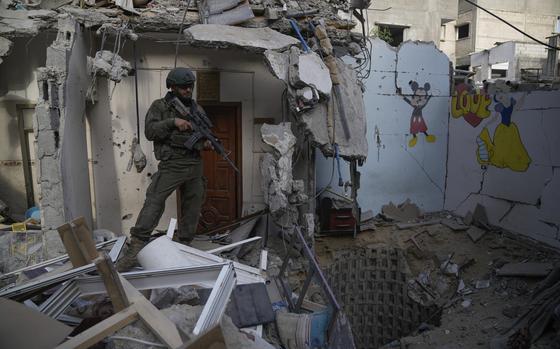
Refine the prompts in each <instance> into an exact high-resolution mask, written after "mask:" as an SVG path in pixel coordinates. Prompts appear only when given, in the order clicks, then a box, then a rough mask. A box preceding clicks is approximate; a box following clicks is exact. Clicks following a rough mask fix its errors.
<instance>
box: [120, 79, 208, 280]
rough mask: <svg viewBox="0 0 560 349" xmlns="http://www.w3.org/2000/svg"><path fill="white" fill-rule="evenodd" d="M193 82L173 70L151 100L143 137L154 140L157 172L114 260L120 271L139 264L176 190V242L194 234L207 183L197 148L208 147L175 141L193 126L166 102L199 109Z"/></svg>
mask: <svg viewBox="0 0 560 349" xmlns="http://www.w3.org/2000/svg"><path fill="white" fill-rule="evenodd" d="M194 82H195V77H194V74H193V73H192V71H191V70H190V69H187V68H175V69H173V70H171V71H170V72H169V74H168V75H167V79H166V86H167V88H168V89H170V91H169V92H167V94H166V96H165V97H164V98H161V99H158V100H156V101H154V102H153V103H152V105H151V106H150V109H149V110H148V113H147V114H146V122H145V135H146V138H147V139H148V140H150V141H152V142H154V153H155V156H156V159H157V160H159V164H158V171H157V172H156V173H155V174H154V175H153V176H152V182H151V184H150V185H149V187H148V190H147V191H146V200H145V201H144V206H143V207H142V210H141V211H140V214H139V215H138V219H137V220H136V224H135V225H134V227H133V228H131V229H130V235H131V240H130V244H129V246H128V249H127V251H126V253H125V255H124V257H123V258H121V259H120V260H119V261H118V262H117V269H118V270H119V271H127V270H130V269H131V268H132V267H134V266H135V265H136V264H137V260H136V255H137V254H138V252H139V251H140V250H141V249H142V248H143V247H144V246H145V245H146V244H147V243H148V242H149V239H150V235H151V233H152V231H153V230H154V229H155V228H156V226H157V225H158V222H159V220H160V218H161V216H162V214H163V211H164V209H165V200H166V199H167V198H168V197H169V195H170V194H171V193H172V192H173V191H175V190H176V189H177V188H178V189H179V191H180V198H181V208H180V209H181V219H180V221H179V230H178V241H179V242H181V243H183V244H189V243H190V242H191V241H192V240H193V238H194V235H195V232H196V227H197V225H198V217H199V215H200V209H201V207H202V203H203V201H204V195H205V186H206V185H205V179H204V177H203V167H202V159H201V156H200V150H202V149H203V148H210V147H211V145H210V143H209V141H207V140H206V141H204V140H202V141H200V142H199V143H200V144H197V145H196V147H195V149H193V150H188V149H187V148H185V147H184V146H183V143H182V142H181V141H175V140H176V139H179V140H181V139H183V140H184V139H185V138H188V136H189V134H191V133H192V125H191V123H190V122H189V121H188V120H185V119H184V118H183V117H181V115H180V114H179V113H178V112H177V111H176V110H175V108H174V107H173V106H171V105H170V103H169V100H170V99H171V98H173V97H174V96H176V97H178V98H179V100H181V102H183V104H184V105H185V106H186V107H187V108H190V110H191V112H194V111H195V110H197V109H198V110H201V109H200V106H199V105H198V104H197V103H196V102H195V101H194V100H193V99H192V92H193V86H194Z"/></svg>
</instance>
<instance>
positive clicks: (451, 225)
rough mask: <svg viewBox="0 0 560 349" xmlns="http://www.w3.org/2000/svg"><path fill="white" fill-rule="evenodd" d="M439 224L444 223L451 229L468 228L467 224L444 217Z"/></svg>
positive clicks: (460, 229)
mask: <svg viewBox="0 0 560 349" xmlns="http://www.w3.org/2000/svg"><path fill="white" fill-rule="evenodd" d="M441 224H443V225H445V226H446V227H448V228H450V229H451V230H453V231H463V230H467V229H469V226H468V225H465V224H462V223H459V222H457V220H456V219H449V218H446V219H443V220H442V221H441Z"/></svg>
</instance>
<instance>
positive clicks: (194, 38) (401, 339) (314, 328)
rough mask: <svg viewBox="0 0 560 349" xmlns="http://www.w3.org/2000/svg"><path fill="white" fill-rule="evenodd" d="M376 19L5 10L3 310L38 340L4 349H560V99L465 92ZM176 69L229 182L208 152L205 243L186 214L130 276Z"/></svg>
mask: <svg viewBox="0 0 560 349" xmlns="http://www.w3.org/2000/svg"><path fill="white" fill-rule="evenodd" d="M434 3H435V2H434ZM369 6H370V3H369V2H360V1H351V2H342V1H337V0H329V1H319V0H305V1H304V0H301V1H289V2H285V1H262V0H250V1H242V2H238V1H210V0H205V1H196V2H191V1H186V2H185V1H178V0H177V1H176V0H152V1H124V0H119V1H116V2H113V1H110V2H105V1H95V0H93V1H90V0H86V1H81V2H77V1H71V0H41V1H40V2H37V3H28V2H20V1H18V0H3V1H2V2H1V8H0V121H1V122H2V123H3V124H4V125H5V127H4V128H3V130H4V131H3V133H2V135H3V137H0V219H2V222H0V223H2V226H1V227H2V231H0V268H1V270H0V272H2V274H1V275H0V280H1V283H0V309H2V313H3V314H4V313H5V314H14V318H15V317H17V318H19V319H23V320H22V321H24V323H25V321H34V323H37V324H38V325H37V328H38V329H39V328H40V329H42V330H38V331H37V333H36V336H34V337H33V338H31V337H30V336H28V335H27V334H26V333H27V332H25V331H22V330H21V328H23V327H24V323H20V322H17V321H13V322H10V321H9V320H8V319H9V318H10V317H5V316H3V318H4V320H3V322H0V347H26V348H39V347H49V348H50V347H57V348H75V347H84V348H85V347H92V346H94V345H95V347H99V348H136V347H150V348H152V347H153V348H155V347H169V348H210V347H214V346H216V347H224V348H230V349H233V348H289V349H293V348H354V347H355V348H381V347H383V348H393V347H401V348H454V347H466V348H474V347H481V348H525V347H526V348H529V347H531V348H549V347H553V345H557V343H558V342H559V341H560V332H559V326H560V304H558V299H560V297H559V295H560V290H559V288H560V278H559V275H560V269H558V262H559V261H560V253H559V252H560V251H559V248H560V189H559V188H560V186H559V185H558V180H559V173H558V166H559V165H558V159H559V158H558V149H560V147H559V145H560V144H559V142H560V136H559V135H558V132H556V131H557V130H558V129H559V126H560V125H559V119H558V115H559V114H558V110H559V109H560V104H559V102H558V101H559V100H560V98H558V97H559V94H560V90H558V81H556V80H552V81H548V82H546V83H541V84H537V85H530V86H528V85H517V84H511V83H509V82H508V83H506V82H503V81H497V82H495V83H491V84H485V85H484V86H483V87H480V86H478V87H477V86H474V85H473V84H472V83H471V82H470V81H468V80H467V79H465V81H463V82H461V81H459V80H457V79H456V74H455V72H454V69H453V66H452V61H451V60H450V58H449V57H448V56H447V55H446V54H445V53H444V52H442V51H440V50H439V49H438V47H437V46H436V45H435V44H434V43H433V42H423V41H405V42H403V43H401V44H400V45H397V46H396V47H392V46H390V45H389V44H387V43H386V42H384V41H382V40H380V39H379V38H376V37H370V36H369V34H371V33H370V32H369V29H370V27H369V25H370V24H369V22H368V7H369ZM446 9H447V12H446V16H450V17H453V16H452V15H451V14H449V13H448V12H450V11H451V10H450V9H457V4H456V2H451V4H449V6H448V7H446ZM419 11H420V12H421V10H419ZM558 15H560V14H558ZM426 17H430V16H429V15H426ZM454 17H455V18H456V14H455V16H454ZM446 18H447V17H446ZM442 21H443V20H442ZM446 21H447V20H446ZM434 23H435V22H434ZM434 23H432V24H430V25H431V26H432V27H439V25H440V23H435V24H434ZM442 23H443V22H442ZM376 25H379V23H376ZM366 28H367V29H366ZM364 34H365V36H364ZM174 67H188V68H190V69H191V70H192V71H193V72H194V74H195V76H196V84H195V86H194V90H193V98H194V99H195V100H196V101H197V103H199V104H200V105H201V106H202V107H203V108H204V110H205V111H206V113H207V114H208V116H209V118H210V119H211V121H212V123H213V127H212V131H213V132H214V134H215V135H216V137H217V138H218V139H219V140H220V141H221V143H222V144H223V146H224V148H225V150H226V154H227V156H228V158H229V159H230V160H231V161H232V165H233V166H230V164H228V162H227V161H226V160H224V159H223V158H222V157H221V156H220V155H218V154H217V153H216V152H213V151H205V152H203V162H204V176H205V177H206V179H207V186H206V188H205V189H206V193H205V194H206V196H205V203H204V205H203V208H202V212H201V214H200V219H199V227H198V232H199V235H197V237H196V239H195V240H194V241H193V242H192V243H191V244H189V245H188V246H187V245H183V244H180V243H178V242H176V241H174V239H176V238H177V234H176V229H175V228H176V226H177V224H178V221H179V222H180V221H181V217H180V215H181V205H182V204H183V203H182V200H181V197H180V195H179V192H178V191H177V193H174V194H172V195H171V196H170V197H169V198H168V199H167V204H166V206H165V211H164V213H163V216H162V218H161V219H160V221H159V224H158V226H157V227H156V229H155V231H154V233H153V235H152V239H151V242H150V243H148V244H147V245H146V246H145V247H144V248H143V249H142V250H141V251H140V253H138V258H137V259H138V262H139V268H137V269H134V270H132V271H129V272H123V273H121V272H117V270H116V269H115V267H114V265H113V263H114V262H116V261H117V260H118V259H119V258H121V257H122V254H123V252H124V251H126V249H127V247H126V239H127V237H128V236H129V235H130V233H129V231H130V228H131V227H132V226H133V225H134V222H135V221H136V219H137V218H138V216H139V214H140V209H141V208H142V202H143V200H144V197H145V194H146V190H147V188H148V186H149V185H150V183H151V182H152V181H153V180H154V174H155V173H156V172H157V170H158V161H157V160H156V158H155V155H154V152H153V144H152V142H150V141H149V140H147V139H146V136H145V125H144V118H145V115H146V112H147V110H148V108H149V107H150V105H151V103H152V102H153V101H154V100H156V99H158V98H161V97H163V96H164V95H165V93H166V92H167V86H166V76H167V74H168V73H169V71H171V70H172V69H173V68H174ZM454 78H455V79H454ZM234 167H236V168H237V169H238V170H239V171H236V170H235V169H234ZM16 315H17V316H16ZM3 341H5V342H3ZM213 345H214V346H213ZM531 345H532V346H531Z"/></svg>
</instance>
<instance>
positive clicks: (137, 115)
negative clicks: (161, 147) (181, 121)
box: [132, 42, 140, 144]
mask: <svg viewBox="0 0 560 349" xmlns="http://www.w3.org/2000/svg"><path fill="white" fill-rule="evenodd" d="M132 55H133V56H134V92H135V96H136V138H137V139H138V144H140V109H139V107H138V67H137V66H136V61H137V59H136V42H134V43H133V44H132Z"/></svg>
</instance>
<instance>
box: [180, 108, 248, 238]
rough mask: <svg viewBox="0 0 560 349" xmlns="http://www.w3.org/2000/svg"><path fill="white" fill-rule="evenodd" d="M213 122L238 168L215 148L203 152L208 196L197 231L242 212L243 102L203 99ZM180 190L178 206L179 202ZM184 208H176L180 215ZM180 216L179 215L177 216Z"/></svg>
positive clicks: (223, 223) (228, 221)
mask: <svg viewBox="0 0 560 349" xmlns="http://www.w3.org/2000/svg"><path fill="white" fill-rule="evenodd" d="M200 105H201V106H202V107H203V108H204V110H205V111H206V114H207V115H208V118H209V119H210V120H211V121H212V124H213V125H214V127H213V129H212V132H213V133H214V134H215V135H216V137H218V138H219V139H220V140H221V142H222V144H223V146H224V148H225V150H226V152H228V157H229V158H230V159H231V161H232V162H233V163H234V164H235V166H236V167H237V168H238V169H239V171H240V173H237V172H235V170H234V169H233V168H232V167H231V166H230V165H229V164H228V162H227V161H226V160H224V159H223V158H222V157H221V156H220V155H218V154H217V153H216V152H215V151H213V150H205V151H203V152H202V161H203V163H204V177H205V178H206V180H207V186H206V200H205V201H204V204H203V205H202V210H201V213H200V219H199V223H198V229H197V232H198V233H203V232H205V231H208V230H211V229H214V228H216V227H219V226H221V225H225V224H227V223H230V222H232V221H234V220H236V219H237V218H239V217H240V216H241V203H242V193H243V190H242V181H241V178H242V176H241V164H242V159H241V144H242V143H241V103H238V102H231V103H230V102H200ZM179 196H180V194H179V191H177V206H178V207H179V205H180V202H181V201H180V197H179ZM180 212H181V210H180V209H178V210H177V214H178V215H180ZM178 218H179V220H180V216H179V217H178Z"/></svg>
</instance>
